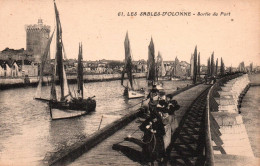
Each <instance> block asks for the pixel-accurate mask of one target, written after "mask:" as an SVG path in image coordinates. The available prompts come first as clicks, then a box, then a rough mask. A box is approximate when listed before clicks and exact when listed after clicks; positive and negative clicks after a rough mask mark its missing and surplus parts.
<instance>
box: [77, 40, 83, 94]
mask: <svg viewBox="0 0 260 166" xmlns="http://www.w3.org/2000/svg"><path fill="white" fill-rule="evenodd" d="M82 59H83V57H82V43H81V44H79V55H78V76H77V82H78V93H79V94H80V97H81V98H83V64H82Z"/></svg>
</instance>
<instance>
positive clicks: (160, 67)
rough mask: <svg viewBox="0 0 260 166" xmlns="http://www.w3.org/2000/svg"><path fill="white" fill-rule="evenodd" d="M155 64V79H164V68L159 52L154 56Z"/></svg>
mask: <svg viewBox="0 0 260 166" xmlns="http://www.w3.org/2000/svg"><path fill="white" fill-rule="evenodd" d="M156 66H157V72H156V75H157V81H158V80H165V76H166V70H165V67H164V64H163V58H162V55H161V53H160V52H158V56H157V58H156Z"/></svg>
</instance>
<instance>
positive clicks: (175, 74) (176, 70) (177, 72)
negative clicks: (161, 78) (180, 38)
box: [171, 56, 185, 81]
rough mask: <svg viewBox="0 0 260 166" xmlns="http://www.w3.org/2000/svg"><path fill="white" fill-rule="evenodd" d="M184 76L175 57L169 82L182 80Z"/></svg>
mask: <svg viewBox="0 0 260 166" xmlns="http://www.w3.org/2000/svg"><path fill="white" fill-rule="evenodd" d="M184 75H185V72H184V71H183V70H182V68H181V65H180V61H179V59H178V58H177V56H176V58H175V61H174V66H173V68H172V72H171V80H173V81H179V80H182V78H184Z"/></svg>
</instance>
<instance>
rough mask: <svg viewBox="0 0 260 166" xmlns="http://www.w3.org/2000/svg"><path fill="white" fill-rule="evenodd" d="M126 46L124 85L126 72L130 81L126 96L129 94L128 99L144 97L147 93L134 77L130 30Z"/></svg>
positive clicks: (126, 88) (122, 80) (126, 38)
mask: <svg viewBox="0 0 260 166" xmlns="http://www.w3.org/2000/svg"><path fill="white" fill-rule="evenodd" d="M124 46H125V68H124V70H123V72H122V79H121V84H122V85H123V82H124V75H125V73H126V74H127V77H128V82H127V86H126V87H125V91H124V96H127V97H128V99H133V98H140V97H144V95H145V94H144V91H142V90H141V89H140V88H139V86H138V83H137V81H136V80H135V79H134V76H133V72H132V56H131V48H130V41H129V38H128V32H127V33H126V37H125V42H124Z"/></svg>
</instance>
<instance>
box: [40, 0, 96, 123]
mask: <svg viewBox="0 0 260 166" xmlns="http://www.w3.org/2000/svg"><path fill="white" fill-rule="evenodd" d="M54 9H55V15H56V38H57V39H56V55H55V64H54V67H53V74H52V80H51V91H50V99H43V98H41V96H39V94H40V90H41V86H42V77H43V72H42V71H43V68H44V63H45V62H43V61H44V60H45V59H46V58H45V56H47V54H48V50H49V47H50V43H51V39H52V37H53V34H52V36H51V38H50V40H49V42H48V44H47V47H46V51H45V53H46V54H44V55H43V58H42V60H43V61H42V65H41V71H40V74H41V75H40V80H39V84H38V88H37V92H36V94H37V95H38V96H36V97H35V99H36V100H40V101H45V102H48V103H49V109H50V116H51V118H52V119H64V118H72V117H77V116H81V115H85V114H87V113H89V112H92V111H95V109H96V101H95V100H94V99H93V98H94V97H95V96H93V97H89V98H87V99H84V96H83V91H84V90H83V83H84V82H83V64H82V44H80V45H79V54H78V71H77V85H78V90H77V92H75V93H74V94H75V95H74V96H73V95H72V93H71V91H70V88H69V84H68V81H67V77H66V72H65V69H64V64H63V55H64V48H63V42H62V28H61V23H60V18H59V12H58V9H57V6H56V3H55V1H54ZM56 75H57V77H58V79H57V80H56ZM56 81H58V82H59V87H60V96H59V98H58V95H57V93H56V87H55V85H56Z"/></svg>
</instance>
